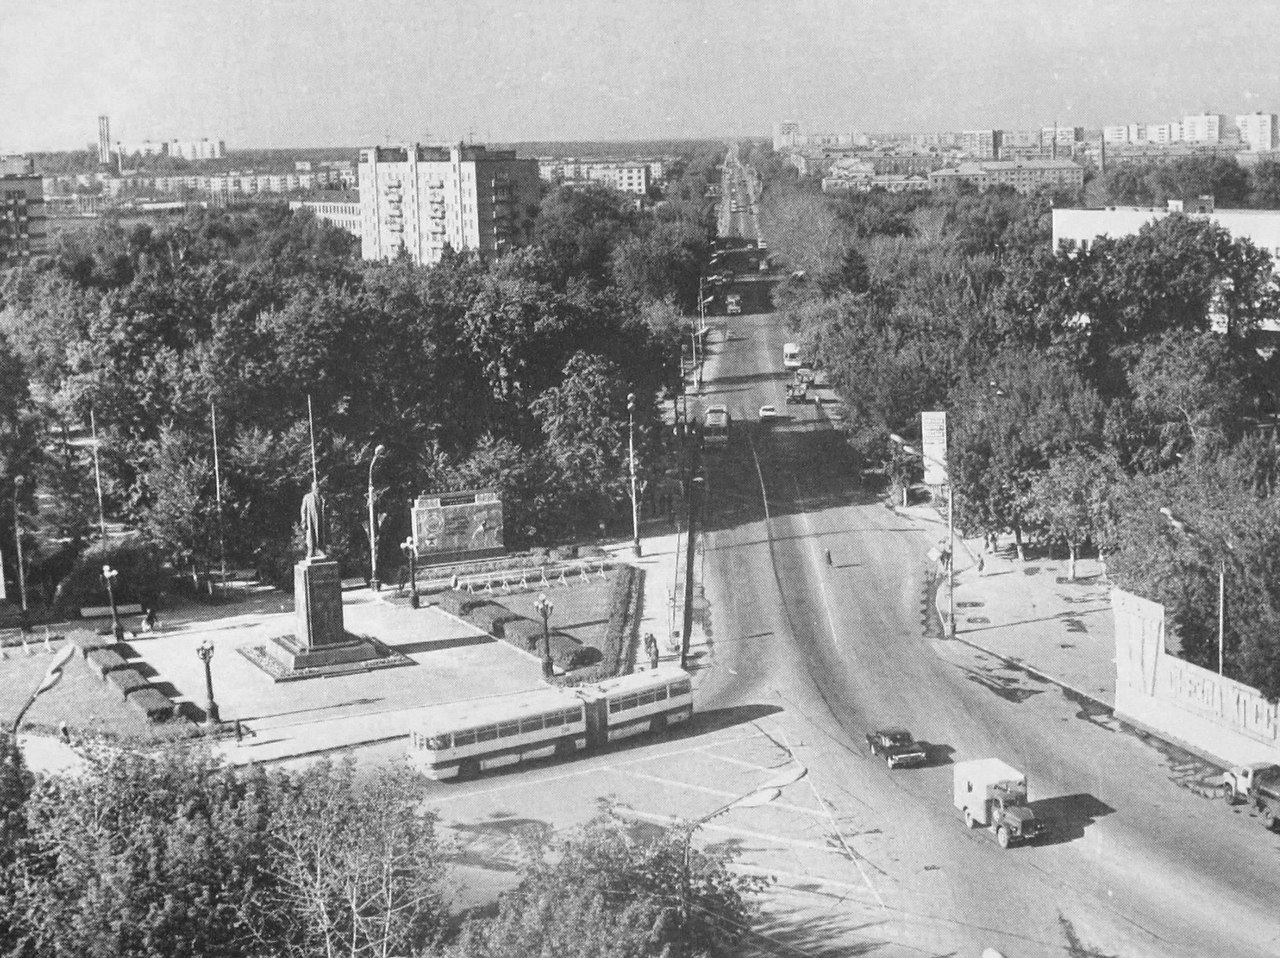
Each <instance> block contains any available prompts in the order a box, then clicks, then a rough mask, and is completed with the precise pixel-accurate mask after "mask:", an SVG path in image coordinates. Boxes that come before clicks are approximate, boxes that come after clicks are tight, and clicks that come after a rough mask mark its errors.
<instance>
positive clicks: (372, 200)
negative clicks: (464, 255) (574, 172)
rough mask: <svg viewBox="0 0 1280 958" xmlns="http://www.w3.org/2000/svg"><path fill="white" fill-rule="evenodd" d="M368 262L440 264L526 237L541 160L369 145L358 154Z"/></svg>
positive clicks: (462, 149) (507, 153) (475, 150)
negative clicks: (453, 253)
mask: <svg viewBox="0 0 1280 958" xmlns="http://www.w3.org/2000/svg"><path fill="white" fill-rule="evenodd" d="M359 179H360V217H361V224H360V236H361V255H362V256H363V257H364V258H365V259H370V260H372V259H391V258H392V257H394V256H396V255H398V254H399V253H400V251H401V250H404V251H405V252H406V253H408V255H409V256H410V257H411V258H412V259H413V261H414V262H415V263H426V264H430V263H437V262H439V261H440V258H441V256H443V255H444V249H445V247H446V246H449V247H451V248H453V249H455V250H477V251H479V252H481V253H482V254H491V253H497V252H501V251H502V250H505V249H507V248H508V247H510V246H511V245H512V244H514V243H519V242H523V241H525V240H526V239H527V237H528V235H529V231H530V229H531V228H532V222H533V216H534V214H535V213H536V211H537V204H538V197H539V184H538V161H537V160H533V159H527V160H526V159H517V158H516V154H515V151H514V150H487V149H485V147H483V146H467V145H465V144H461V143H459V144H457V145H456V146H448V147H440V146H422V145H420V144H417V143H415V144H412V145H409V146H400V147H369V148H367V149H363V150H361V151H360V176H359Z"/></svg>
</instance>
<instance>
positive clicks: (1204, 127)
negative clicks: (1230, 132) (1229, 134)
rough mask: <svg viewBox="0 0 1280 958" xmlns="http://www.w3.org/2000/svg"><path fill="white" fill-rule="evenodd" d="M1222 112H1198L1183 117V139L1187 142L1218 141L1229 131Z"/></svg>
mask: <svg viewBox="0 0 1280 958" xmlns="http://www.w3.org/2000/svg"><path fill="white" fill-rule="evenodd" d="M1225 121H1226V117H1224V116H1223V115H1222V114H1221V113H1196V114H1190V115H1188V116H1184V117H1183V118H1182V140H1183V142H1186V143H1218V142H1220V141H1221V140H1222V137H1223V134H1224V133H1225V132H1226V131H1227V124H1226V122H1225Z"/></svg>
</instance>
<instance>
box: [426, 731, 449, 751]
mask: <svg viewBox="0 0 1280 958" xmlns="http://www.w3.org/2000/svg"><path fill="white" fill-rule="evenodd" d="M448 747H449V736H448V735H432V736H431V737H429V738H428V739H427V748H429V749H431V750H432V751H433V752H443V751H444V750H445V749H447V748H448Z"/></svg>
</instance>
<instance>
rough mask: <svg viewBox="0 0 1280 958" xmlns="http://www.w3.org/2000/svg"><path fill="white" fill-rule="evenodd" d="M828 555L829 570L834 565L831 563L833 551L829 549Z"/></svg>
mask: <svg viewBox="0 0 1280 958" xmlns="http://www.w3.org/2000/svg"><path fill="white" fill-rule="evenodd" d="M826 555H827V568H831V565H832V563H831V550H830V549H828V550H827V551H826Z"/></svg>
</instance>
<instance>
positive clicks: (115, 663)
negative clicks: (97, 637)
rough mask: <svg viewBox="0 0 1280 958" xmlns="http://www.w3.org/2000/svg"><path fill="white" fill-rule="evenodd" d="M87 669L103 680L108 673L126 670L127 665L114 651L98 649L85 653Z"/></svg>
mask: <svg viewBox="0 0 1280 958" xmlns="http://www.w3.org/2000/svg"><path fill="white" fill-rule="evenodd" d="M85 659H86V660H87V661H88V663H89V667H90V668H91V669H93V670H94V671H95V672H97V673H98V678H100V679H105V678H106V677H107V673H108V672H115V671H118V670H120V669H126V668H128V667H129V664H128V663H127V662H125V660H124V659H123V658H121V657H120V653H119V652H116V651H115V650H114V649H108V648H98V649H92V650H90V651H88V652H86V653H85Z"/></svg>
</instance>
